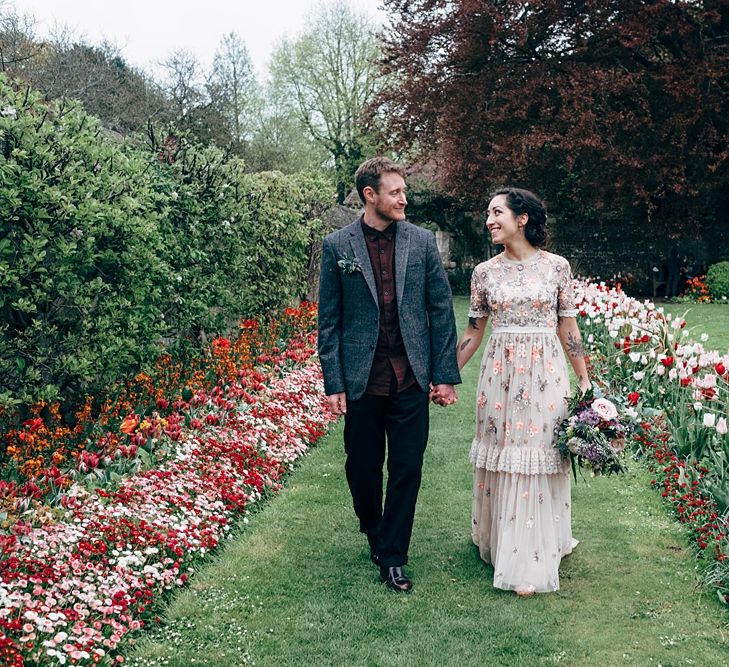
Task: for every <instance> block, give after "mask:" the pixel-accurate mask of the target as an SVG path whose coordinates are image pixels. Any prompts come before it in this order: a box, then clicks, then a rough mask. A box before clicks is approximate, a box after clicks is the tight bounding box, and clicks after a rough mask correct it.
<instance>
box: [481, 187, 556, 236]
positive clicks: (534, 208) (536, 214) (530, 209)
mask: <svg viewBox="0 0 729 667" xmlns="http://www.w3.org/2000/svg"><path fill="white" fill-rule="evenodd" d="M497 195H506V205H507V206H508V207H509V210H510V211H511V212H512V213H513V214H514V215H521V214H522V213H526V214H527V216H529V219H528V220H527V223H526V225H525V227H524V234H525V236H526V240H527V241H529V243H531V244H532V245H533V246H534V247H535V248H543V247H544V246H545V245H547V208H546V206H545V205H544V202H543V201H542V200H541V199H539V197H537V195H535V194H534V193H533V192H530V191H529V190H523V189H522V188H499V189H498V190H496V192H494V193H492V195H491V199H493V198H494V197H496V196H497Z"/></svg>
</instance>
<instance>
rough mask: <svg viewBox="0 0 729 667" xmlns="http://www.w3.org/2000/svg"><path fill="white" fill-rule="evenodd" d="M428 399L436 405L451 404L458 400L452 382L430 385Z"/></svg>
mask: <svg viewBox="0 0 729 667" xmlns="http://www.w3.org/2000/svg"><path fill="white" fill-rule="evenodd" d="M430 400H431V401H433V403H435V404H436V405H441V406H446V405H452V404H453V403H455V402H456V401H458V394H457V393H456V388H455V387H454V386H453V385H452V384H437V385H435V386H433V385H431V390H430Z"/></svg>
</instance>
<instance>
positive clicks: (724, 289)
mask: <svg viewBox="0 0 729 667" xmlns="http://www.w3.org/2000/svg"><path fill="white" fill-rule="evenodd" d="M706 285H707V287H708V288H709V294H711V298H712V299H714V300H721V299H729V261H723V262H717V263H716V264H712V265H711V266H710V267H709V270H708V272H707V273H706Z"/></svg>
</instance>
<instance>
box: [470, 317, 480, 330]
mask: <svg viewBox="0 0 729 667" xmlns="http://www.w3.org/2000/svg"><path fill="white" fill-rule="evenodd" d="M468 326H469V327H471V329H475V330H476V331H478V320H477V319H476V318H475V317H469V318H468Z"/></svg>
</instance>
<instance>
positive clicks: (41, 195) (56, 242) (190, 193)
mask: <svg viewBox="0 0 729 667" xmlns="http://www.w3.org/2000/svg"><path fill="white" fill-rule="evenodd" d="M332 201H333V192H332V189H331V186H330V185H329V184H328V182H326V181H324V180H323V179H322V178H321V177H319V176H316V175H306V174H299V175H294V176H284V175H283V174H280V173H262V174H247V173H245V171H244V165H243V163H242V162H241V161H240V159H238V158H233V157H229V156H226V155H225V154H224V153H223V152H222V151H221V150H219V149H216V148H201V147H196V146H191V145H187V144H185V143H184V142H183V141H177V142H175V143H172V144H170V143H168V144H166V149H165V151H159V150H158V149H157V148H156V147H155V148H153V149H152V150H150V143H149V142H147V144H146V145H145V144H144V143H142V142H141V141H139V139H120V138H118V137H114V136H111V135H109V134H108V133H107V132H106V131H105V130H104V129H103V128H102V127H101V125H100V123H99V121H98V120H96V119H95V118H93V117H92V116H90V115H88V114H87V113H85V112H84V110H83V109H82V108H81V107H80V105H79V104H78V103H74V102H69V101H67V100H60V101H53V102H50V103H46V102H44V101H43V100H42V99H41V97H40V95H38V94H37V93H35V92H34V91H32V90H31V89H30V88H28V87H21V86H20V85H19V84H14V83H9V82H8V81H7V80H6V79H4V78H2V77H0V210H1V211H2V219H3V222H2V231H1V232H0V310H1V312H2V319H1V322H0V377H2V385H1V386H0V406H4V408H5V409H6V410H7V409H11V408H18V409H20V410H21V411H22V410H23V408H24V406H28V405H31V404H37V403H38V402H50V401H56V400H60V401H61V402H69V401H70V402H72V401H74V399H78V398H80V397H83V396H84V395H85V394H91V395H95V394H97V393H98V394H101V393H103V391H104V390H105V388H107V387H108V386H110V385H111V384H112V383H113V382H115V381H117V380H119V379H120V378H124V377H128V376H130V375H132V374H134V373H136V372H138V371H140V370H143V369H145V368H146V367H148V366H149V365H150V364H151V363H152V362H153V361H154V360H155V359H156V358H157V357H158V356H159V354H160V353H161V352H162V351H163V349H165V348H167V349H169V348H170V347H174V346H177V345H181V344H183V343H185V342H193V343H196V342H197V341H200V340H205V338H206V337H207V335H209V334H216V333H221V332H225V331H228V330H230V329H231V328H232V327H234V326H235V325H236V323H237V322H239V321H240V319H241V318H244V317H251V316H254V315H257V314H261V313H262V312H265V311H267V310H269V309H272V308H277V307H280V306H282V305H288V304H289V303H291V302H292V301H295V300H296V299H297V298H298V297H299V296H301V295H303V294H304V293H305V290H306V272H307V262H308V254H307V251H308V248H309V247H310V246H311V244H312V243H313V242H315V241H316V240H317V239H318V236H319V235H320V233H321V223H320V221H319V219H318V216H319V214H320V213H321V212H322V211H323V210H325V209H326V208H327V207H328V206H329V205H330V203H331V202H332Z"/></svg>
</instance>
